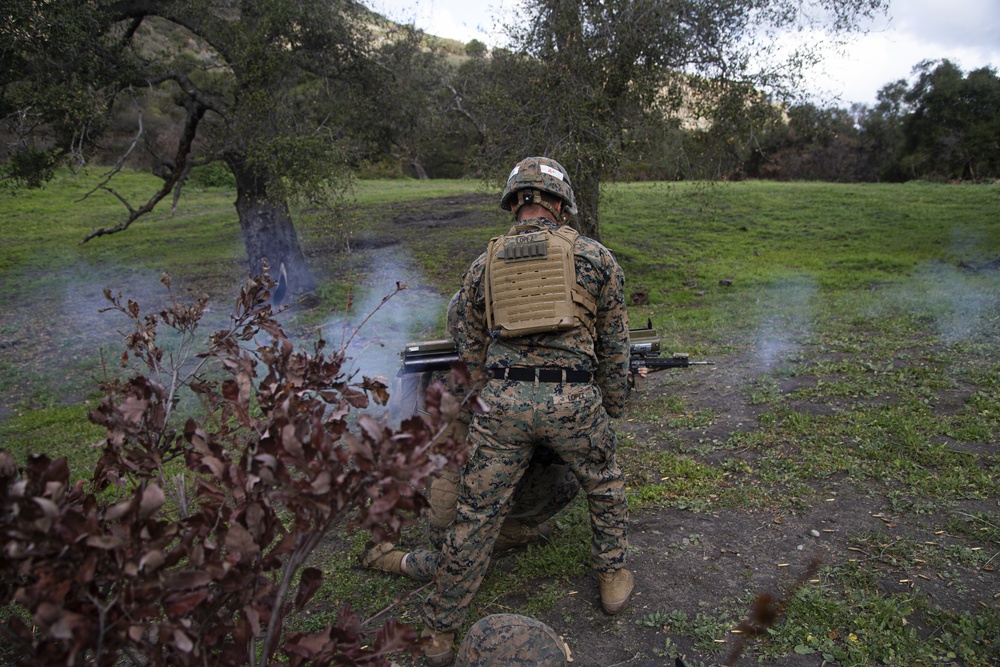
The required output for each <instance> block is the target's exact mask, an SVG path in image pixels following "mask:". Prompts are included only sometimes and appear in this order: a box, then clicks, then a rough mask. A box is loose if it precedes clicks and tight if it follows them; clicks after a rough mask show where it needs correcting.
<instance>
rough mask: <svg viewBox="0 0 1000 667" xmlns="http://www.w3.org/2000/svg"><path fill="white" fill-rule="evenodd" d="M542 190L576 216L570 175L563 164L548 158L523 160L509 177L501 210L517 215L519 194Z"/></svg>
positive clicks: (502, 198) (502, 196) (501, 202)
mask: <svg viewBox="0 0 1000 667" xmlns="http://www.w3.org/2000/svg"><path fill="white" fill-rule="evenodd" d="M526 189H532V190H540V191H541V192H547V193H549V194H550V195H553V196H555V197H558V198H559V199H561V200H562V201H563V204H564V205H563V210H564V212H566V213H568V214H569V215H576V198H575V197H574V196H573V186H572V184H570V182H569V174H567V173H566V170H565V169H564V168H563V166H562V165H561V164H559V163H558V162H556V161H555V160H553V159H551V158H547V157H529V158H525V159H523V160H521V161H520V162H518V163H517V164H516V165H514V168H513V169H512V170H511V172H510V175H509V176H507V187H505V188H504V191H503V194H502V195H501V196H500V208H502V209H503V210H505V211H514V212H515V213H516V206H517V199H518V197H517V193H518V192H519V191H520V190H526Z"/></svg>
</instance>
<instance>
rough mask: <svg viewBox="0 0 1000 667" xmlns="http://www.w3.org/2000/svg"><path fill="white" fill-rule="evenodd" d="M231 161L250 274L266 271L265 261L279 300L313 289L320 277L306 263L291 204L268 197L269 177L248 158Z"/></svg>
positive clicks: (275, 296)
mask: <svg viewBox="0 0 1000 667" xmlns="http://www.w3.org/2000/svg"><path fill="white" fill-rule="evenodd" d="M229 164H230V166H231V167H232V170H233V174H234V175H235V177H236V212H237V214H238V215H239V219H240V229H241V230H242V231H243V243H244V245H245V246H246V251H247V265H248V267H249V269H250V274H251V275H257V274H260V273H263V269H264V265H265V264H267V266H269V267H270V268H269V270H268V273H269V274H270V276H271V279H272V280H274V281H275V282H277V283H278V286H277V287H275V289H274V290H273V292H272V298H273V299H274V301H275V303H281V302H282V301H286V302H287V301H290V300H291V297H292V296H293V295H300V294H304V293H306V292H311V291H312V290H314V289H315V288H316V280H315V278H314V277H313V275H312V272H311V271H310V270H309V267H308V266H306V260H305V256H304V255H303V254H302V246H301V245H299V238H298V235H297V234H296V233H295V225H294V223H293V222H292V216H291V214H289V212H288V205H287V204H286V203H285V202H284V201H281V200H275V199H270V198H268V196H267V183H266V180H265V179H264V177H263V176H262V175H261V174H259V173H257V171H256V170H255V169H253V167H250V166H248V165H247V164H246V162H245V161H243V160H241V159H238V158H237V159H230V160H229Z"/></svg>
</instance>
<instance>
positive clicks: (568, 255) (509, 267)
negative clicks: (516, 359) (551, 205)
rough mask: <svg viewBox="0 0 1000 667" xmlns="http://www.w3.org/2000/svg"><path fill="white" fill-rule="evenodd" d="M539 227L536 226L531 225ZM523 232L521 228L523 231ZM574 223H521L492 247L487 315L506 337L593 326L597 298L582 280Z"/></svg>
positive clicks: (501, 335)
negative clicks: (578, 272) (578, 271)
mask: <svg viewBox="0 0 1000 667" xmlns="http://www.w3.org/2000/svg"><path fill="white" fill-rule="evenodd" d="M528 230H534V231H528ZM519 232H520V233H519ZM577 236H579V234H578V233H577V231H576V230H575V229H573V228H572V227H568V226H565V225H564V226H562V227H560V228H559V229H558V231H555V232H552V231H549V230H547V229H542V228H539V227H536V226H534V225H523V226H522V225H518V226H516V227H514V228H513V229H511V231H510V232H509V233H508V235H506V236H498V237H496V238H494V239H492V240H491V241H490V245H489V247H488V249H487V253H488V254H487V269H486V320H487V324H488V326H489V329H490V331H491V332H497V333H498V335H499V336H500V337H501V338H516V337H518V336H526V335H528V334H533V333H542V332H547V331H564V330H568V329H573V328H574V327H577V326H579V324H580V323H581V322H583V323H586V324H587V326H588V328H591V327H592V326H593V324H592V323H593V316H594V314H595V313H596V312H597V304H596V303H595V301H594V298H593V297H592V296H591V295H590V293H589V292H587V291H586V290H585V289H584V288H583V287H581V286H580V285H578V284H577V282H576V263H575V260H574V257H573V244H574V243H575V242H576V238H577Z"/></svg>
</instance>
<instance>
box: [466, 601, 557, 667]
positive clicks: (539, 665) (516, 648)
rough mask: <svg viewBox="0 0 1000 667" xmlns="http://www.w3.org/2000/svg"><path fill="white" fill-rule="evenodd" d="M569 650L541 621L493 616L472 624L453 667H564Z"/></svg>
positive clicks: (525, 617)
mask: <svg viewBox="0 0 1000 667" xmlns="http://www.w3.org/2000/svg"><path fill="white" fill-rule="evenodd" d="M568 664H569V647H567V646H566V644H565V642H563V640H562V639H560V638H559V635H557V634H556V633H555V630H553V629H552V628H550V627H549V626H547V625H545V624H544V623H542V622H541V621H536V620H535V619H533V618H528V617H527V616H518V615H517V614H494V615H492V616H487V617H486V618H483V619H480V620H479V621H478V622H477V623H476V624H475V625H473V626H472V627H471V628H470V629H469V632H468V634H466V635H465V639H464V640H463V641H462V646H461V647H460V648H459V649H458V658H457V659H456V660H455V667H514V666H515V665H524V666H525V667H528V666H529V665H530V667H568Z"/></svg>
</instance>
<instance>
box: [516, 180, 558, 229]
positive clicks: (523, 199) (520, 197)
mask: <svg viewBox="0 0 1000 667" xmlns="http://www.w3.org/2000/svg"><path fill="white" fill-rule="evenodd" d="M525 204H538V205H539V206H541V207H542V208H544V209H546V210H547V211H548V212H549V213H551V214H552V216H553V217H554V218H555V219H556V220H558V221H559V222H560V223H565V222H566V221H567V220H568V219H569V213H566V212H560V211H559V209H557V208H556V207H555V204H553V203H552V202H548V201H545V199H543V198H542V193H541V192H539V191H538V190H534V189H532V188H524V189H522V190H518V191H517V192H516V193H514V202H513V205H512V206H511V208H510V210H511V212H512V213H513V214H514V217H515V218H516V217H517V212H518V211H520V210H521V207H522V206H524V205H525Z"/></svg>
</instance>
